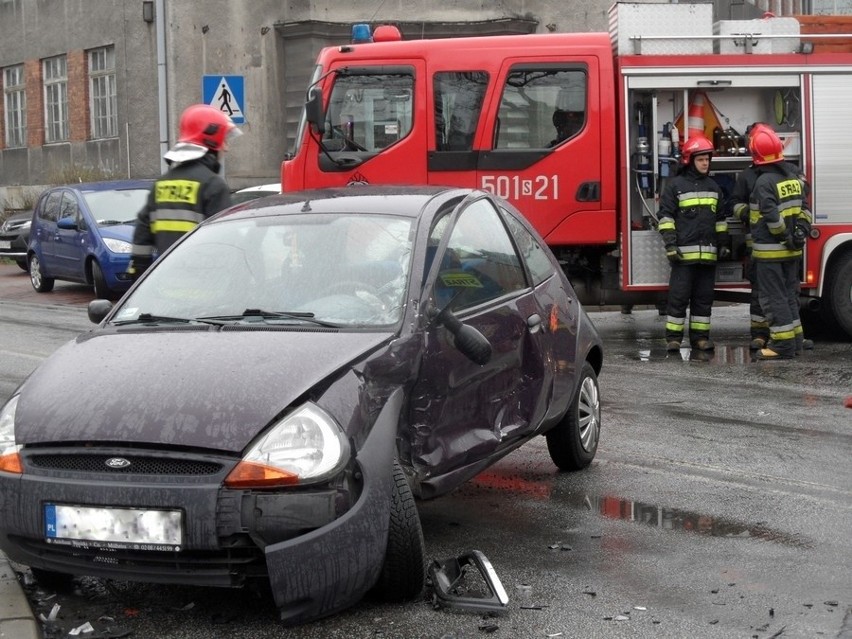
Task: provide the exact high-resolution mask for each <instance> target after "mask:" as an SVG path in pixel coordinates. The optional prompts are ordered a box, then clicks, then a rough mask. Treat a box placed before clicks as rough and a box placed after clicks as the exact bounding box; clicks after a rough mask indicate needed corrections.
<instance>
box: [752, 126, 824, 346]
mask: <svg viewBox="0 0 852 639" xmlns="http://www.w3.org/2000/svg"><path fill="white" fill-rule="evenodd" d="M783 150H784V145H783V143H782V142H781V138H779V137H778V135H777V134H776V133H775V131H773V130H772V129H770V128H763V129H760V130H759V131H757V132H756V133H754V134H753V135H751V136H750V138H749V151H750V152H751V157H752V161H753V162H754V165H755V167H756V168H757V173H758V176H757V180H756V181H755V184H754V189H753V190H752V192H751V197H750V199H749V221H750V223H751V235H752V252H751V258H752V259H753V260H754V266H755V277H756V279H757V286H758V294H759V297H760V307H761V308H762V309H763V313H764V315H765V316H766V320H767V322H768V324H769V343H768V344H767V345H766V347H765V348H761V349H760V350H758V351H757V352H756V358H757V359H765V360H766V359H791V358H793V357H794V356H795V355H796V354H797V353H798V352H801V350H802V348H803V346H804V334H803V332H802V322H801V319H800V318H799V299H798V298H799V293H798V291H799V262H800V260H801V258H802V248H803V247H804V246H805V240H806V238H807V236H808V233H809V232H810V230H811V225H810V214H809V212H808V210H807V207H806V206H805V195H806V193H805V187H804V184H803V183H802V180H801V179H800V178H799V175H798V174H797V173H796V172H795V171H794V170H793V169H792V167H791V166H790V165H789V164H787V163H786V162H784V152H783Z"/></svg>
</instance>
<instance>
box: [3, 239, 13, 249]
mask: <svg viewBox="0 0 852 639" xmlns="http://www.w3.org/2000/svg"><path fill="white" fill-rule="evenodd" d="M10 248H12V243H11V242H7V241H6V240H0V249H10Z"/></svg>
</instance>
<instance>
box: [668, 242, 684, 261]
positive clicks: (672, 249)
mask: <svg viewBox="0 0 852 639" xmlns="http://www.w3.org/2000/svg"><path fill="white" fill-rule="evenodd" d="M666 257H667V258H668V260H669V262H671V263H672V264H677V263H678V262H680V261H682V260H683V253H681V252H680V249H679V248H678V247H676V246H667V247H666Z"/></svg>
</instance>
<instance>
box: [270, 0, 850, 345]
mask: <svg viewBox="0 0 852 639" xmlns="http://www.w3.org/2000/svg"><path fill="white" fill-rule="evenodd" d="M705 11H706V12H707V13H706V15H705V13H704V12H705ZM637 12H638V13H637ZM709 12H712V5H709V4H708V5H698V4H695V5H689V4H677V5H672V4H648V5H622V4H621V3H619V4H616V5H614V6H613V10H612V14H611V25H612V26H611V29H610V33H552V34H531V35H519V36H488V37H472V38H453V39H436V40H403V39H402V38H401V37H400V36H399V32H398V31H396V30H395V29H394V28H393V27H386V26H385V27H381V29H382V31H381V32H380V31H379V30H377V31H376V33H375V37H373V38H372V41H368V42H360V43H359V42H354V43H352V44H347V45H343V46H339V47H329V48H326V49H323V50H322V52H321V53H320V55H319V58H318V60H317V66H316V69H315V72H314V76H313V78H312V81H311V84H310V86H309V89H308V96H307V102H306V108H305V112H304V114H303V118H302V122H301V124H300V127H299V131H298V134H297V138H296V145H295V148H294V150H293V152H292V153H291V154H289V156H288V157H287V159H285V161H284V162H283V164H282V171H281V173H282V190H284V191H294V190H302V189H305V188H315V187H321V186H340V185H346V184H357V183H385V184H450V185H459V186H467V187H478V188H483V189H487V190H490V191H493V192H494V193H496V194H497V195H500V196H502V197H503V198H506V199H508V200H510V201H511V202H513V203H514V204H515V205H516V206H517V207H518V208H519V209H520V210H521V211H523V212H524V214H525V215H526V216H527V217H528V219H529V220H530V221H531V222H532V223H533V224H534V226H535V227H536V228H537V230H538V231H539V233H540V234H541V235H542V237H543V238H544V239H545V241H546V242H547V243H548V245H549V246H550V247H551V248H552V249H553V250H554V252H555V253H556V255H557V257H559V259H560V260H561V262H562V263H563V267H564V269H565V271H566V273H567V274H568V276H569V278H570V279H571V282H572V284H573V285H574V287H575V289H576V290H577V293H578V295H579V296H580V297H581V299H582V301H583V303H584V304H603V303H607V304H632V303H660V302H661V300H664V299H665V295H666V288H667V284H668V275H669V266H668V262H667V260H666V258H665V251H664V249H663V245H662V239H661V237H660V234H659V232H658V231H657V230H656V221H657V206H658V198H659V194H660V192H661V191H662V188H663V186H664V185H665V181H666V179H667V178H668V177H670V176H673V175H674V174H675V173H676V171H677V169H678V166H679V161H680V154H679V143H680V142H683V141H684V140H685V138H686V136H687V134H688V127H689V126H697V127H701V128H703V129H704V133H705V135H706V136H707V137H708V138H709V139H711V140H712V141H713V142H714V146H715V153H714V158H713V161H712V164H711V171H712V175H713V176H714V178H715V179H716V180H717V182H718V183H719V184H720V186H721V187H722V189H723V191H724V192H725V193H729V192H730V191H731V189H732V187H733V184H734V180H735V178H736V175H737V173H738V172H739V171H741V170H742V169H743V168H745V167H747V166H749V164H750V163H751V158H750V155H749V152H748V149H747V143H746V138H745V133H746V130H747V128H748V127H749V125H750V124H752V123H754V122H765V123H767V124H770V125H771V126H772V127H773V128H774V129H775V130H776V131H777V132H778V133H779V135H780V136H781V137H782V139H784V140H785V144H786V146H785V159H786V160H788V161H790V162H792V163H794V164H795V165H797V166H798V167H799V169H800V170H801V171H802V173H803V174H804V176H805V177H806V179H807V180H808V182H809V184H810V204H811V208H812V210H813V213H814V218H815V219H814V225H813V232H812V235H811V237H810V238H809V240H808V242H807V246H806V250H805V259H804V263H803V268H802V278H801V284H802V296H803V303H804V304H806V305H808V306H809V307H810V308H812V309H816V308H817V307H819V308H820V309H821V311H822V312H823V314H824V315H825V317H826V318H827V319H828V320H829V322H830V323H831V324H833V325H835V326H836V327H839V328H841V329H843V330H844V331H845V332H846V333H848V334H849V335H852V197H850V191H849V189H850V187H849V179H848V177H846V175H845V174H846V173H848V172H849V168H848V167H849V159H850V152H852V127H849V126H848V123H847V120H848V112H849V108H850V106H852V53H821V52H812V51H811V47H807V46H803V44H807V43H804V42H803V40H802V39H801V37H800V36H799V34H798V33H796V34H793V35H790V34H786V33H785V35H784V36H783V37H780V36H777V35H773V34H763V33H762V34H760V36H759V37H757V36H755V34H754V33H753V30H754V26H753V25H749V28H750V29H751V31H746V32H743V31H739V32H738V31H737V30H736V28H730V27H729V26H728V25H726V26H725V29H723V30H728V31H732V33H730V34H729V35H727V36H725V35H717V34H716V33H715V32H718V31H719V25H718V24H717V25H715V27H714V26H713V25H712V16H711V14H710V13H709ZM779 20H782V19H779ZM783 20H785V21H788V20H794V19H792V18H790V19H783ZM708 21H709V23H710V26H709V31H710V34H709V35H708V34H707V33H706V32H707V25H706V24H705V23H706V22H708ZM749 22H754V21H749ZM785 24H787V25H789V22H787V23H785ZM649 25H651V26H649ZM758 26H760V25H758ZM735 27H736V25H735ZM696 30H697V31H698V33H697V34H696V33H695V32H696ZM761 47H762V48H761ZM729 229H730V232H731V237H732V240H733V252H732V255H731V257H730V258H729V259H728V260H726V261H722V262H720V263H719V264H718V267H717V297H718V298H719V299H732V300H745V299H747V295H748V286H749V285H748V281H747V279H746V273H745V270H744V258H745V250H746V249H745V241H744V234H743V231H742V227H741V225H740V223H739V222H738V221H737V220H736V219H735V218H733V217H731V218H729Z"/></svg>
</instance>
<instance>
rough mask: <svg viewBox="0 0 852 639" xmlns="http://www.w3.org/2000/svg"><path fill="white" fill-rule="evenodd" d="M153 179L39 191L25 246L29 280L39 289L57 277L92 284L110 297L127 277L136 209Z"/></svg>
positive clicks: (119, 290) (101, 295)
mask: <svg viewBox="0 0 852 639" xmlns="http://www.w3.org/2000/svg"><path fill="white" fill-rule="evenodd" d="M152 184H153V180H116V181H110V182H92V183H89V184H73V185H68V186H56V187H53V188H50V189H48V190H46V191H45V192H44V193H42V195H41V196H40V197H39V200H38V203H37V204H36V208H35V213H34V215H33V222H32V227H31V229H30V243H29V247H28V249H27V263H28V265H29V271H30V280H31V281H32V284H33V288H34V289H35V290H36V291H38V292H39V293H48V292H50V291H52V290H53V285H54V282H55V281H56V280H64V281H68V282H80V283H81V284H89V285H91V286H94V288H95V296H96V297H99V298H105V299H109V298H113V297H116V296H117V295H118V294H121V293H123V292H124V291H126V290H127V289H128V288H130V285H131V284H132V282H131V281H130V279H129V278H128V276H127V275H126V271H127V265H128V263H129V262H130V250H131V245H132V243H133V228H134V225H135V223H136V215H137V214H138V213H139V211H140V209H141V208H142V207H143V206H144V205H145V202H146V200H147V198H148V194H149V193H150V191H151V185H152Z"/></svg>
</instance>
